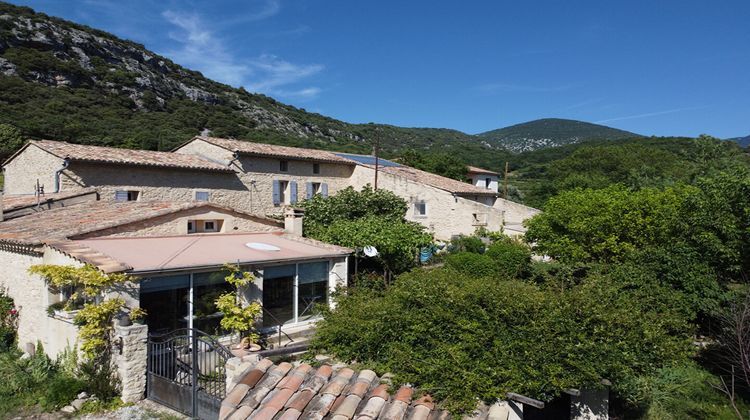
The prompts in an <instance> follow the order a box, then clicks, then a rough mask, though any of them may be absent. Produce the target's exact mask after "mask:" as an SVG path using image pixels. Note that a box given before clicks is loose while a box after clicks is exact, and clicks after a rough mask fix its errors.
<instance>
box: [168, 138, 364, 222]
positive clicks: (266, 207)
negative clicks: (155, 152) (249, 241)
mask: <svg viewBox="0 0 750 420" xmlns="http://www.w3.org/2000/svg"><path fill="white" fill-rule="evenodd" d="M175 152H176V153H187V154H195V155H197V156H200V157H203V158H205V159H208V160H211V161H213V162H218V163H223V164H229V162H232V163H231V167H232V168H233V169H234V170H235V171H236V172H237V177H238V178H239V180H240V182H241V183H242V185H243V186H244V187H245V189H246V190H247V191H248V197H247V199H246V200H245V201H244V202H243V203H242V206H241V207H240V206H234V207H236V208H238V209H242V210H244V211H247V212H249V213H253V214H262V215H281V214H282V213H283V211H284V207H285V206H286V205H289V204H292V203H291V202H290V201H291V200H289V194H290V191H287V192H286V197H287V199H286V200H285V202H284V203H281V204H280V205H275V204H274V203H273V181H274V180H278V181H286V182H292V181H294V182H296V183H297V201H298V202H299V201H302V200H304V199H305V198H306V191H307V183H309V182H312V183H319V184H323V183H325V184H327V185H328V193H329V194H335V193H336V192H337V191H339V190H341V189H344V188H346V187H348V186H349V185H350V182H349V179H350V177H351V175H352V170H353V166H352V165H344V164H334V163H324V162H312V161H308V160H295V159H294V158H293V157H290V158H289V159H288V160H286V162H287V163H286V165H287V167H286V171H282V170H281V159H275V158H265V157H256V156H247V155H240V156H239V157H237V158H235V157H234V156H233V154H232V152H230V151H228V150H226V149H224V148H222V147H218V146H215V145H213V144H210V143H208V142H205V141H203V140H200V139H195V140H193V141H191V142H189V143H187V144H185V145H183V146H181V147H180V148H179V149H177V150H176V151H175ZM300 153H304V150H302V149H301V150H300ZM313 165H317V167H318V168H319V173H317V174H316V173H313ZM217 202H218V201H217Z"/></svg>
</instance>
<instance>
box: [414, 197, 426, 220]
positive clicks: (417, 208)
mask: <svg viewBox="0 0 750 420" xmlns="http://www.w3.org/2000/svg"><path fill="white" fill-rule="evenodd" d="M414 215H415V216H421V217H424V216H427V203H425V202H424V201H419V202H416V203H414Z"/></svg>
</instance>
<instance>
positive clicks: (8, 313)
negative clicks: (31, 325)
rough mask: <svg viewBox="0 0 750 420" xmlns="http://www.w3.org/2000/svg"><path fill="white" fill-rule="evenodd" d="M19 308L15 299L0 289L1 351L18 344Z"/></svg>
mask: <svg viewBox="0 0 750 420" xmlns="http://www.w3.org/2000/svg"><path fill="white" fill-rule="evenodd" d="M17 329H18V310H17V309H16V307H15V304H14V303H13V299H12V298H11V297H10V296H8V295H6V294H5V291H4V290H2V289H0V352H4V351H8V350H11V349H13V348H14V347H15V345H16V330H17Z"/></svg>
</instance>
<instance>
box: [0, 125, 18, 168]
mask: <svg viewBox="0 0 750 420" xmlns="http://www.w3.org/2000/svg"><path fill="white" fill-rule="evenodd" d="M23 144H24V140H23V135H22V134H21V131H20V130H19V129H17V128H16V127H14V126H12V125H10V124H0V160H5V159H6V158H7V157H8V156H10V155H12V154H13V153H15V151H16V150H18V149H20V148H21V146H23Z"/></svg>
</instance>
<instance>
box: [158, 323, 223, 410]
mask: <svg viewBox="0 0 750 420" xmlns="http://www.w3.org/2000/svg"><path fill="white" fill-rule="evenodd" d="M231 357H232V353H231V352H230V351H229V349H227V348H226V347H224V346H223V345H221V344H220V343H219V342H218V341H216V340H215V339H214V338H212V337H211V336H209V335H208V334H206V333H204V332H202V331H199V330H196V329H187V328H184V329H179V330H175V331H172V332H169V333H166V334H149V337H148V370H147V372H148V373H147V378H146V380H147V381H146V395H147V396H148V398H149V399H151V400H154V401H156V402H158V403H160V404H164V405H166V406H168V407H170V408H173V409H175V410H177V411H179V412H181V413H184V414H186V415H188V416H191V417H193V418H199V419H216V418H218V417H219V407H220V406H221V400H222V399H224V396H225V394H226V368H225V365H226V361H227V360H228V359H229V358H231Z"/></svg>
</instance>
